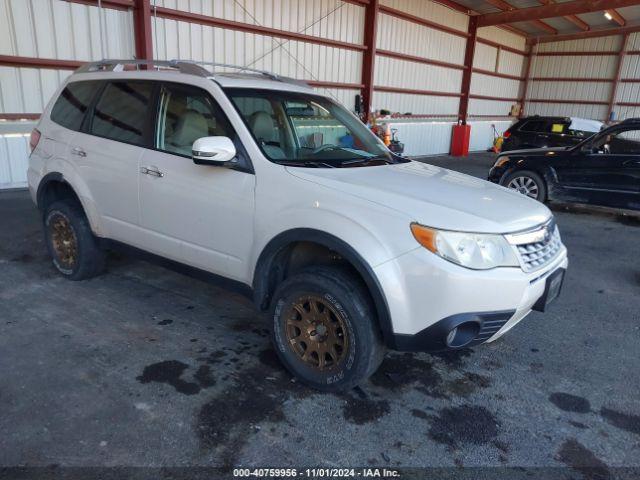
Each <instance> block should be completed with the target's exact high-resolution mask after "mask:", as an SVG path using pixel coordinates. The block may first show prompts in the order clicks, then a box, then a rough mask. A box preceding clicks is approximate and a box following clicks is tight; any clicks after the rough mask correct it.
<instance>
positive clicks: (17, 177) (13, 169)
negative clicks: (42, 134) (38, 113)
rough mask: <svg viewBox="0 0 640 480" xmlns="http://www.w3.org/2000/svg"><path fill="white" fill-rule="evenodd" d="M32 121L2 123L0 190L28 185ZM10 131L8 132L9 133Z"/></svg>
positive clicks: (0, 137)
mask: <svg viewBox="0 0 640 480" xmlns="http://www.w3.org/2000/svg"><path fill="white" fill-rule="evenodd" d="M33 125H34V124H33V123H31V122H17V123H13V122H12V123H6V122H2V123H1V124H0V190H2V189H5V188H22V187H26V186H27V168H28V164H29V133H26V132H30V131H31V129H32V128H33ZM7 132H8V133H7Z"/></svg>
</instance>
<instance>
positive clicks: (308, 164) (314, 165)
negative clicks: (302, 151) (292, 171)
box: [275, 160, 337, 168]
mask: <svg viewBox="0 0 640 480" xmlns="http://www.w3.org/2000/svg"><path fill="white" fill-rule="evenodd" d="M275 163H277V164H278V165H285V166H287V167H308V168H310V167H312V168H322V167H326V168H337V167H336V166H335V165H331V164H330V163H326V162H320V161H312V160H307V161H304V162H287V161H286V160H285V161H282V160H276V161H275Z"/></svg>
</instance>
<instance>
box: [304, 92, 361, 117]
mask: <svg viewBox="0 0 640 480" xmlns="http://www.w3.org/2000/svg"><path fill="white" fill-rule="evenodd" d="M314 90H315V91H316V92H318V93H321V94H322V95H328V96H329V97H331V98H333V99H334V100H336V101H337V102H339V103H341V104H342V105H344V106H345V107H346V108H347V109H348V110H349V111H351V112H353V111H354V110H355V104H356V95H360V90H351V89H346V88H314Z"/></svg>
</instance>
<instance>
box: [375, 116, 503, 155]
mask: <svg viewBox="0 0 640 480" xmlns="http://www.w3.org/2000/svg"><path fill="white" fill-rule="evenodd" d="M385 123H389V125H390V127H391V128H394V129H397V130H398V132H397V135H398V138H399V139H400V140H401V141H402V142H403V143H404V144H405V154H406V155H409V156H420V155H441V154H446V153H449V150H450V147H451V133H452V129H453V126H454V125H455V122H452V121H424V120H423V121H421V120H415V121H414V120H401V119H398V120H392V121H390V122H385ZM511 123H512V122H511V121H509V120H506V121H495V120H487V121H484V120H481V121H472V122H469V124H470V125H471V140H470V143H469V150H470V151H474V152H478V151H486V150H487V149H488V148H490V147H491V146H492V145H493V140H494V130H493V127H494V126H495V128H496V130H497V131H498V132H500V133H501V132H504V131H505V130H506V129H507V128H509V126H511Z"/></svg>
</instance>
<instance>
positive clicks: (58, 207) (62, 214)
mask: <svg viewBox="0 0 640 480" xmlns="http://www.w3.org/2000/svg"><path fill="white" fill-rule="evenodd" d="M44 234H45V241H46V244H47V249H48V250H49V254H50V255H51V259H52V260H53V265H54V266H55V267H56V269H57V270H58V272H60V273H61V274H62V275H63V276H64V277H66V278H68V279H70V280H84V279H87V278H91V277H94V276H96V275H98V274H100V273H101V272H102V270H103V269H104V266H105V252H104V251H102V250H101V249H100V247H99V245H98V241H97V239H96V237H94V236H93V233H91V227H90V226H89V221H88V220H87V217H86V215H85V214H84V212H83V211H82V207H80V206H79V205H77V204H76V203H75V202H69V201H64V200H63V201H59V202H54V203H52V204H51V205H49V206H48V207H47V208H46V210H45V214H44Z"/></svg>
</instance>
